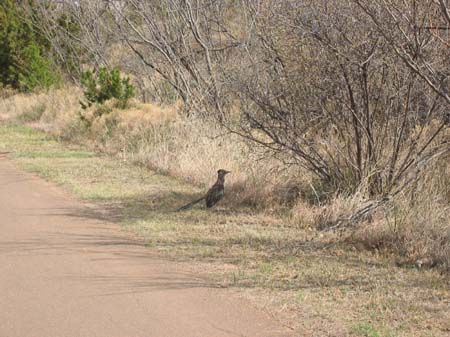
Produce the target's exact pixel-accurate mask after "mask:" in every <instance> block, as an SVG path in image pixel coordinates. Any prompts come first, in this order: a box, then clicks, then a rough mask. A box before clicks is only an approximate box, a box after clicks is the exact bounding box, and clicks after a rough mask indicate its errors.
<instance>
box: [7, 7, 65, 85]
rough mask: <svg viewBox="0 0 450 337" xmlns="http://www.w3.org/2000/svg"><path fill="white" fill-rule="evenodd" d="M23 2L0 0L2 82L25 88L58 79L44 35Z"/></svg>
mask: <svg viewBox="0 0 450 337" xmlns="http://www.w3.org/2000/svg"><path fill="white" fill-rule="evenodd" d="M34 27H35V26H34V25H33V23H32V21H31V18H30V16H29V15H28V14H27V12H26V11H25V10H24V9H23V8H22V6H21V2H16V1H12V0H0V82H1V83H2V84H4V85H10V86H12V87H14V88H17V89H19V90H21V91H31V90H33V89H35V88H49V87H50V86H52V85H53V84H56V83H57V82H58V80H59V79H58V76H57V74H56V73H55V72H54V71H53V70H52V63H51V61H50V60H49V59H48V58H46V57H45V56H44V55H45V49H46V48H48V44H46V43H44V41H43V38H42V36H41V35H39V34H38V32H37V31H36V30H35V28H34Z"/></svg>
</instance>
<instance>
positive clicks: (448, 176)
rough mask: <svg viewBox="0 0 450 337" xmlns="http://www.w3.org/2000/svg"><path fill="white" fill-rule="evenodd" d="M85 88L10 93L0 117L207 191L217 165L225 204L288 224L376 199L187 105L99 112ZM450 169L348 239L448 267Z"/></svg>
mask: <svg viewBox="0 0 450 337" xmlns="http://www.w3.org/2000/svg"><path fill="white" fill-rule="evenodd" d="M81 95H82V93H81V90H80V89H79V88H76V87H68V88H63V89H60V90H54V91H50V92H47V93H38V94H31V95H27V94H16V95H12V94H11V92H10V91H2V97H3V99H2V100H1V101H0V116H1V118H2V119H10V120H11V119H12V120H19V121H20V122H22V123H28V124H31V125H32V126H33V127H37V128H40V129H43V130H45V131H47V132H49V133H51V134H53V135H54V136H55V137H57V138H59V139H63V140H69V141H71V142H75V143H79V144H84V145H86V146H88V147H89V148H90V149H93V150H96V151H101V152H106V153H109V154H111V155H114V156H116V157H118V158H120V159H121V160H123V161H128V162H132V163H135V164H138V165H141V166H144V167H149V168H151V169H153V170H155V171H157V172H161V173H165V174H168V175H170V176H175V177H179V178H182V179H183V180H185V181H188V182H190V183H192V184H195V185H197V186H199V187H201V188H202V189H203V190H204V189H205V188H206V187H207V186H208V185H210V184H211V183H212V182H213V180H214V178H215V177H214V176H215V174H214V172H215V171H216V170H217V169H219V168H225V169H227V170H231V171H232V172H233V174H232V175H230V176H229V180H228V181H227V188H228V191H230V192H229V193H230V195H233V198H232V199H231V198H230V199H228V200H227V201H226V202H225V203H226V206H227V207H228V208H240V207H248V206H250V207H252V208H253V209H255V208H258V210H259V211H263V212H264V213H266V214H273V211H276V213H277V214H280V212H282V213H283V214H284V216H285V215H287V218H286V217H285V219H286V221H289V223H290V224H292V225H295V226H298V227H300V228H311V229H315V228H321V227H323V226H326V225H327V224H330V223H333V222H335V221H336V220H337V219H341V218H345V217H347V216H348V215H349V214H351V213H352V212H354V211H355V210H357V209H359V208H360V207H361V206H362V205H364V204H365V203H366V202H367V199H366V198H365V196H366V195H367V193H365V191H364V189H363V188H361V189H360V191H359V192H357V193H355V194H353V195H347V196H344V195H335V196H331V197H330V196H328V197H327V198H326V199H327V200H326V201H325V202H324V201H323V200H322V196H323V195H322V194H323V192H322V191H320V186H317V185H316V184H315V181H314V179H313V177H311V175H310V174H308V173H307V172H304V171H299V170H298V169H297V170H294V169H293V168H286V167H285V166H284V165H282V163H280V162H279V161H277V160H275V159H273V158H271V157H268V156H267V154H266V153H265V152H263V151H262V149H259V148H255V146H254V145H253V144H248V143H246V142H245V141H244V140H242V139H241V138H239V137H238V136H236V135H233V134H229V133H226V132H224V131H223V130H222V129H221V128H220V127H218V126H217V125H215V124H214V123H212V122H207V121H204V120H200V119H197V118H189V119H187V118H184V117H182V116H180V115H179V114H178V111H179V108H180V105H179V104H178V103H176V104H174V105H171V106H157V105H154V104H141V103H137V102H134V103H133V104H132V106H131V108H129V109H127V110H117V109H115V108H114V107H113V104H109V105H108V104H107V105H106V106H104V107H101V109H103V111H104V112H105V113H104V114H103V115H102V116H101V117H100V118H95V119H94V118H93V117H92V116H93V114H94V112H95V109H99V108H97V107H92V108H91V109H90V110H87V111H82V110H81V109H80V107H79V103H78V101H79V98H80V97H81ZM80 113H82V114H83V115H84V116H86V117H87V118H88V119H91V120H92V125H91V126H90V127H89V128H87V127H86V126H85V125H84V124H83V122H82V121H81V120H80V117H79V115H80ZM449 170H450V169H449V167H448V165H443V166H442V167H439V168H438V169H436V170H433V171H430V173H429V174H427V175H426V176H425V177H424V179H423V180H422V181H420V182H419V183H418V184H417V186H414V188H413V193H414V194H413V195H411V193H409V194H404V195H401V196H399V197H397V198H396V200H395V201H394V202H393V203H391V204H389V205H387V206H386V207H385V208H383V209H380V210H378V212H377V213H375V214H373V216H372V217H370V218H369V219H367V220H366V222H364V223H362V224H360V225H359V227H358V228H359V229H358V230H356V231H355V230H352V231H351V232H350V233H346V235H345V236H344V237H346V238H347V241H349V242H352V243H358V244H360V246H361V247H364V248H365V249H367V248H368V249H371V250H384V251H386V252H389V253H391V252H395V253H396V254H397V255H399V256H401V257H402V259H403V260H404V262H405V263H409V264H411V263H414V262H415V261H417V260H418V259H424V258H425V259H431V260H432V261H433V263H432V264H439V265H442V266H444V268H447V269H448V268H449V266H450V242H449V241H450V239H449V238H450V225H449V223H448V220H447V217H446V214H447V213H448V205H449V203H450V187H449V186H450V172H449ZM193 197H195V196H193Z"/></svg>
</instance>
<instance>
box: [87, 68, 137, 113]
mask: <svg viewBox="0 0 450 337" xmlns="http://www.w3.org/2000/svg"><path fill="white" fill-rule="evenodd" d="M81 83H82V84H83V85H84V87H85V90H84V97H85V99H86V101H87V102H86V103H85V102H80V104H81V107H82V108H83V109H86V108H87V107H90V106H92V104H94V103H96V104H103V103H105V102H106V101H108V100H110V99H112V98H115V99H116V100H117V103H116V106H117V107H118V108H120V109H124V108H126V107H127V105H128V101H129V99H130V98H132V97H133V96H134V86H133V85H132V84H131V83H130V79H129V78H128V77H125V78H122V77H121V76H120V71H119V70H118V69H115V68H112V69H110V68H106V67H101V68H100V69H99V70H98V72H97V73H94V72H92V71H90V70H88V71H85V72H83V75H82V78H81Z"/></svg>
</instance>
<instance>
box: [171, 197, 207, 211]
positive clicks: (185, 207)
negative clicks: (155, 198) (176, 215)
mask: <svg viewBox="0 0 450 337" xmlns="http://www.w3.org/2000/svg"><path fill="white" fill-rule="evenodd" d="M205 198H206V197H205V196H203V197H201V198H200V199H197V200H194V201H191V202H190V203H189V204H187V205H184V206H183V207H180V208H178V209H177V210H176V211H175V212H179V211H184V210H185V209H188V208H191V207H192V206H194V205H195V204H197V203H199V202H200V201H202V200H204V199H205Z"/></svg>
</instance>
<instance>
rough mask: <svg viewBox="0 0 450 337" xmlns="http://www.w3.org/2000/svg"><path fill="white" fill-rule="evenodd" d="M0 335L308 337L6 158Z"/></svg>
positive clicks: (0, 179) (0, 168)
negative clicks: (160, 253)
mask: <svg viewBox="0 0 450 337" xmlns="http://www.w3.org/2000/svg"><path fill="white" fill-rule="evenodd" d="M0 191H1V192H0V228H1V233H2V234H1V235H0V292H1V296H0V307H1V310H0V336H8V337H15V336H17V337H27V336H29V337H40V336H42V337H52V336H55V337H62V336H64V337H70V336H90V337H93V336H104V337H114V336H123V337H138V336H146V337H150V336H158V337H163V336H167V337H176V336H183V337H188V336H192V337H202V336H205V337H214V336H255V337H264V336H294V335H296V336H298V335H299V334H296V333H294V332H292V331H291V330H286V329H285V328H283V327H282V326H280V324H279V323H278V322H277V321H276V320H275V319H274V318H273V317H269V316H268V315H267V314H266V313H264V312H261V311H259V310H257V309H256V308H254V307H252V306H251V305H249V304H248V303H247V302H246V301H244V300H243V299H240V298H237V297H236V296H229V295H230V294H229V292H228V290H226V289H220V288H219V289H218V288H215V287H214V286H213V285H212V284H210V283H209V282H208V280H206V279H203V278H202V277H199V276H198V275H196V274H194V273H191V272H188V271H186V270H184V269H183V267H181V266H180V265H179V264H177V263H175V262H167V261H164V260H161V259H159V258H158V257H155V256H152V253H151V251H150V250H148V249H146V247H145V244H143V242H142V241H141V240H140V239H137V238H134V237H132V236H131V234H129V233H128V232H124V231H121V230H120V227H119V226H117V225H116V224H111V223H107V222H105V221H101V220H99V219H95V218H91V217H89V216H88V215H87V214H89V212H85V211H84V208H85V207H86V206H85V205H83V204H81V203H80V202H78V201H76V200H74V199H73V198H71V197H70V196H69V195H67V194H66V193H65V192H63V191H62V190H61V189H60V188H59V187H57V186H55V185H53V184H51V183H48V182H46V181H44V180H42V179H40V178H38V177H37V176H35V175H34V174H30V173H24V172H21V171H20V170H18V169H17V168H16V167H15V166H14V165H13V164H12V163H11V162H10V161H9V160H8V159H7V156H6V155H5V154H3V155H2V156H1V157H0Z"/></svg>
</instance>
